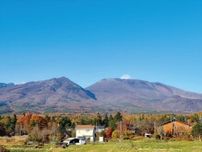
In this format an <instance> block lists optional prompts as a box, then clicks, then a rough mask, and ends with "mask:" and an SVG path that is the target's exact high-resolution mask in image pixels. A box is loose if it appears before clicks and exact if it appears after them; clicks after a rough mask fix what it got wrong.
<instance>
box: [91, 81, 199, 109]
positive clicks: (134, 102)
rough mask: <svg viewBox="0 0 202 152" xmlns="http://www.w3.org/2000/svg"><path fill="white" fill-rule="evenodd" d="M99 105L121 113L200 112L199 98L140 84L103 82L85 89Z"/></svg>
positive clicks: (143, 82) (162, 85)
mask: <svg viewBox="0 0 202 152" xmlns="http://www.w3.org/2000/svg"><path fill="white" fill-rule="evenodd" d="M87 89H88V90H90V91H91V92H93V93H94V94H95V95H96V97H97V99H98V100H99V102H101V103H103V105H110V106H111V107H113V108H114V109H119V110H124V111H131V112H133V111H138V110H140V111H172V112H193V111H201V110H202V95H201V94H197V93H192V92H188V91H184V90H181V89H177V88H175V87H171V86H168V85H164V84H161V83H152V82H148V81H143V80H132V79H129V80H124V79H103V80H101V81H99V82H97V83H95V84H94V85H92V86H90V87H88V88H87Z"/></svg>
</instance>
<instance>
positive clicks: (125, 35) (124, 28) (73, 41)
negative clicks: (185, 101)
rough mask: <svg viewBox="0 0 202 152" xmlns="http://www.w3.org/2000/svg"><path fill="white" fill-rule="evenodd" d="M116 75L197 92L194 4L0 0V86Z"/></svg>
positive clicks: (201, 19)
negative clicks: (10, 83) (32, 81)
mask: <svg viewBox="0 0 202 152" xmlns="http://www.w3.org/2000/svg"><path fill="white" fill-rule="evenodd" d="M124 74H128V75H130V76H131V77H132V78H136V79H144V80H148V81H154V82H156V81H158V82H162V83H166V84H169V85H173V86H176V87H180V88H183V89H186V90H191V91H196V92H201V93H202V1H201V0H131V1H129V0H124V1H123V0H120V1H119V0H86V1H84V0H57V1H56V0H29V1H28V0H16V1H14V0H5V1H3V0H1V1H0V82H15V83H22V82H27V81H30V80H43V79H48V78H52V77H60V76H66V77H68V78H70V79H71V80H73V81H75V82H76V83H78V84H80V85H82V86H83V87H86V86H88V85H90V84H93V83H94V82H96V81H98V80H100V79H102V78H110V77H121V76H122V75H124Z"/></svg>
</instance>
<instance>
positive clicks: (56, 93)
mask: <svg viewBox="0 0 202 152" xmlns="http://www.w3.org/2000/svg"><path fill="white" fill-rule="evenodd" d="M95 100H96V98H95V96H94V94H93V93H91V92H90V91H87V90H85V89H83V88H82V87H80V86H79V85H77V84H76V83H74V82H72V81H70V80H69V79H67V78H65V77H61V78H54V79H50V80H45V81H38V82H29V83H25V84H21V85H14V86H9V87H4V88H1V89H0V101H1V102H0V109H9V111H14V112H22V111H36V112H44V111H50V112H54V111H56V112H57V111H59V112H69V111H70V112H71V111H73V110H91V109H89V108H90V107H91V104H93V103H94V101H95ZM78 103H79V104H78ZM3 111H5V110H3Z"/></svg>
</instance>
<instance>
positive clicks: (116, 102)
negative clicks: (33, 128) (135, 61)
mask: <svg viewBox="0 0 202 152" xmlns="http://www.w3.org/2000/svg"><path fill="white" fill-rule="evenodd" d="M27 111H32V112H72V113H74V112H113V111H124V112H125V111H126V112H175V113H177V112H183V113H188V112H198V111H202V94H199V93H193V92H189V91H184V90H181V89H178V88H175V87H172V86H169V85H165V84H162V83H154V82H149V81H143V80H136V79H118V78H114V79H103V80H101V81H99V82H97V83H95V84H93V85H91V86H89V87H87V88H82V87H81V86H79V85H78V84H76V83H74V82H73V81H71V80H69V79H68V78H65V77H61V78H53V79H50V80H44V81H36V82H28V83H25V84H17V85H16V84H13V83H10V84H5V83H0V113H1V114H3V113H13V112H15V113H21V112H27Z"/></svg>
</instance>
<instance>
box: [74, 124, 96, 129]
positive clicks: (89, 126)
mask: <svg viewBox="0 0 202 152" xmlns="http://www.w3.org/2000/svg"><path fill="white" fill-rule="evenodd" d="M94 128H95V126H93V125H77V126H76V129H94Z"/></svg>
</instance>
